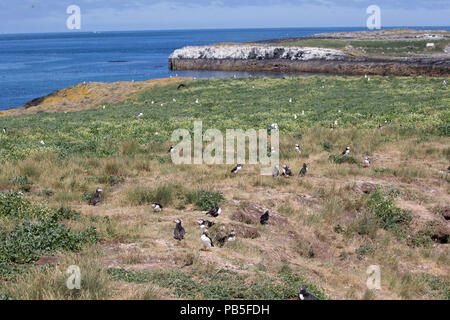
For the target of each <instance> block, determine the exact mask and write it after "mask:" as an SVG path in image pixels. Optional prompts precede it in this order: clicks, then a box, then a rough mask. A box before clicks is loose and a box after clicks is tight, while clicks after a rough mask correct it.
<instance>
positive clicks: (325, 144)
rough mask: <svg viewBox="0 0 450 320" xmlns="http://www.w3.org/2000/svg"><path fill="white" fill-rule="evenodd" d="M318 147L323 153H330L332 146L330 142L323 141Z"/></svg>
mask: <svg viewBox="0 0 450 320" xmlns="http://www.w3.org/2000/svg"><path fill="white" fill-rule="evenodd" d="M320 145H321V146H322V147H323V149H324V150H325V151H328V152H330V151H331V150H333V145H332V144H331V143H330V142H328V141H324V142H322V143H321V144H320Z"/></svg>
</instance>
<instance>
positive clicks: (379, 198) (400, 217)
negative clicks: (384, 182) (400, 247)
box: [367, 187, 412, 230]
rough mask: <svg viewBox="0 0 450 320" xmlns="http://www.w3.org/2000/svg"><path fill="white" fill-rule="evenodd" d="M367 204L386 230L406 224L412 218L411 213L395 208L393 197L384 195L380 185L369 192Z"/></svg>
mask: <svg viewBox="0 0 450 320" xmlns="http://www.w3.org/2000/svg"><path fill="white" fill-rule="evenodd" d="M367 206H368V208H369V210H371V211H372V212H373V213H374V214H375V216H376V217H377V218H378V219H379V221H380V223H381V227H382V228H383V229H386V230H389V229H395V227H396V226H398V225H408V224H409V222H410V221H411V219H412V215H411V213H410V212H408V211H406V210H403V209H400V208H397V207H396V206H395V203H394V198H393V197H386V196H384V194H383V191H382V190H381V188H380V187H377V189H376V190H375V191H374V192H372V193H371V194H370V196H369V199H368V203H367Z"/></svg>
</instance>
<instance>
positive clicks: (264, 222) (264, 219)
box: [259, 210, 269, 224]
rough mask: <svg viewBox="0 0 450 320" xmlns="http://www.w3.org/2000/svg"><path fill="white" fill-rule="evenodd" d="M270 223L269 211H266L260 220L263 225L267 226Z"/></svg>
mask: <svg viewBox="0 0 450 320" xmlns="http://www.w3.org/2000/svg"><path fill="white" fill-rule="evenodd" d="M268 221H269V210H266V212H264V214H263V215H262V216H261V217H260V218H259V222H260V223H261V224H266V223H267V222H268Z"/></svg>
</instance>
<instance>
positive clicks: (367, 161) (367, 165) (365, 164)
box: [364, 157, 370, 167]
mask: <svg viewBox="0 0 450 320" xmlns="http://www.w3.org/2000/svg"><path fill="white" fill-rule="evenodd" d="M364 166H365V167H369V166H370V159H369V157H365V158H364Z"/></svg>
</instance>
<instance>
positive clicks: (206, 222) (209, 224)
mask: <svg viewBox="0 0 450 320" xmlns="http://www.w3.org/2000/svg"><path fill="white" fill-rule="evenodd" d="M197 224H198V225H199V226H200V228H202V229H205V228H211V227H212V226H213V225H215V222H212V221H209V220H203V219H199V220H197Z"/></svg>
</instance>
